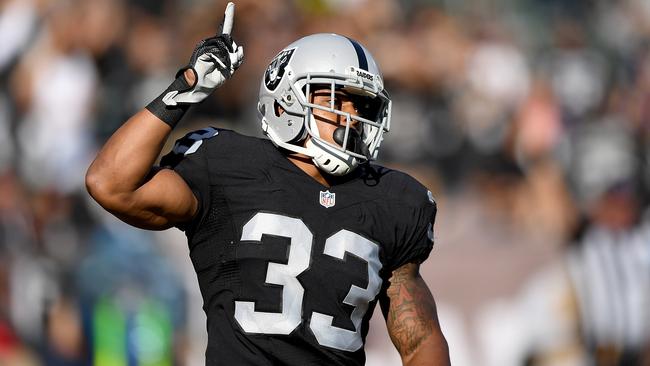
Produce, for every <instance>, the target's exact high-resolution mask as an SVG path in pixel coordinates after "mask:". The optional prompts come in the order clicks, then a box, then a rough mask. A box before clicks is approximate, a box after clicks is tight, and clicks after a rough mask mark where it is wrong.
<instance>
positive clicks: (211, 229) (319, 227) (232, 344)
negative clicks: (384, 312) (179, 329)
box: [161, 128, 436, 366]
mask: <svg viewBox="0 0 650 366" xmlns="http://www.w3.org/2000/svg"><path fill="white" fill-rule="evenodd" d="M161 165H162V166H167V167H170V168H172V169H174V170H175V171H176V172H177V173H178V174H180V175H181V177H183V179H184V180H185V181H186V182H187V184H188V185H189V187H190V188H191V189H192V191H193V192H194V194H195V195H196V197H197V199H198V201H199V210H198V213H197V214H196V216H195V217H194V218H193V220H191V222H188V223H186V224H184V225H181V226H179V227H180V228H181V229H182V230H184V231H185V233H186V235H187V238H188V243H189V250H190V257H191V259H192V263H193V265H194V268H195V269H196V273H197V276H198V280H199V285H200V289H201V293H202V296H203V300H204V310H205V312H206V314H207V330H208V348H207V351H206V363H207V364H208V365H256V366H259V365H300V366H304V365H363V364H364V363H365V354H364V350H363V345H364V342H365V337H366V334H367V332H368V322H369V319H370V317H371V315H372V312H373V310H374V307H375V304H376V303H377V300H378V298H379V297H380V294H381V293H382V291H385V289H386V287H387V285H388V278H390V274H391V272H392V270H394V269H395V268H398V267H400V266H401V265H403V264H406V263H408V262H421V261H423V260H424V259H426V257H427V256H428V255H429V252H430V251H431V247H432V245H433V226H432V225H433V222H434V219H435V215H436V205H435V202H434V200H433V198H432V197H431V192H429V191H428V190H427V189H426V188H425V187H424V186H422V185H421V184H419V183H418V182H417V181H416V180H414V179H413V178H411V177H409V176H408V175H406V174H404V173H401V172H398V171H395V170H390V169H386V168H384V167H381V166H376V165H365V166H362V167H360V168H358V169H357V170H356V171H354V172H353V173H351V174H349V175H347V176H345V177H342V178H341V179H340V180H339V181H337V182H336V184H334V185H332V186H331V187H326V186H323V185H321V184H320V183H318V182H317V181H316V180H314V179H313V178H311V177H310V176H309V175H307V174H306V173H305V172H303V171H302V170H300V169H299V168H298V167H297V166H295V165H294V164H293V163H292V162H291V161H290V160H288V159H287V157H286V156H285V155H284V153H283V152H282V151H280V150H279V149H277V148H276V147H275V146H274V145H273V144H272V143H271V142H270V141H269V140H265V139H259V138H254V137H247V136H243V135H240V134H237V133H235V132H233V131H229V130H223V129H215V128H206V129H203V130H200V131H196V132H192V133H190V134H188V135H186V136H185V137H184V138H182V139H180V140H179V141H177V143H176V145H175V146H174V149H173V151H172V152H171V153H169V154H168V155H166V156H165V157H164V158H163V159H162V160H161Z"/></svg>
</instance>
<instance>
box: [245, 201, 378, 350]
mask: <svg viewBox="0 0 650 366" xmlns="http://www.w3.org/2000/svg"><path fill="white" fill-rule="evenodd" d="M263 234H267V235H276V236H282V237H286V238H289V239H290V243H289V258H288V261H287V264H279V263H269V264H268V267H267V272H266V283H270V284H276V285H281V286H282V311H281V312H279V313H274V312H262V311H256V310H255V303H254V302H252V301H235V319H236V320H237V322H238V323H239V325H240V326H241V327H242V329H243V330H244V331H245V332H247V333H263V334H290V333H291V332H292V331H293V330H294V329H296V328H297V327H298V325H300V322H301V314H302V300H303V297H304V293H305V289H304V288H303V287H302V285H301V284H300V281H298V279H297V277H298V275H300V274H301V273H302V272H304V271H305V270H307V268H309V264H310V261H311V247H312V241H313V234H312V233H311V231H310V230H309V228H308V227H307V225H305V223H304V222H303V221H302V220H300V219H298V218H292V217H287V216H283V215H278V214H272V213H258V214H256V215H255V216H253V218H252V219H250V220H249V221H248V222H247V223H246V225H244V229H243V232H242V238H241V240H242V241H257V242H259V243H260V244H261V243H262V242H261V239H262V235H263ZM346 252H347V253H351V254H353V255H355V256H357V257H359V258H361V259H363V260H364V261H366V264H367V269H368V286H367V287H366V288H361V287H358V286H355V285H352V286H351V287H350V290H349V291H348V294H347V296H346V297H345V299H343V303H345V304H348V305H352V306H354V310H353V311H352V314H351V316H350V320H351V321H352V324H354V327H355V331H351V330H347V329H343V328H338V327H335V326H333V325H332V321H333V317H332V316H331V315H326V314H322V313H319V312H316V311H314V312H313V313H312V316H311V323H310V328H311V330H312V332H313V333H314V335H315V336H316V340H317V341H318V343H319V344H321V345H323V346H327V347H331V348H335V349H339V350H344V351H350V352H353V351H356V350H358V349H359V348H361V347H362V346H363V340H362V338H361V322H362V321H363V317H364V315H365V314H366V312H367V311H368V304H369V303H370V301H372V300H373V299H374V298H375V297H376V296H377V294H378V293H379V290H380V288H381V283H382V281H381V278H380V277H379V270H380V269H381V262H380V261H379V246H378V245H377V244H375V243H373V242H372V241H370V240H368V239H366V238H364V237H362V236H361V235H359V234H355V233H353V232H351V231H348V230H341V231H339V232H337V233H336V234H334V235H332V236H330V237H329V238H327V240H326V241H325V248H324V254H326V255H329V256H331V257H334V258H338V259H343V258H344V256H345V253H346ZM307 290H308V291H309V289H307ZM313 291H318V289H313Z"/></svg>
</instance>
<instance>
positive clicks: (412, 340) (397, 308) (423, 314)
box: [386, 263, 437, 356]
mask: <svg viewBox="0 0 650 366" xmlns="http://www.w3.org/2000/svg"><path fill="white" fill-rule="evenodd" d="M418 267H419V266H418V265H417V264H414V263H409V264H406V265H404V266H402V267H400V268H398V269H396V270H395V271H393V275H392V277H391V279H390V286H389V287H388V289H387V290H386V295H387V297H388V299H387V300H388V301H389V304H388V312H387V314H386V325H387V327H388V329H389V332H390V336H391V339H392V341H393V343H394V344H395V347H396V348H397V350H398V351H399V352H400V354H401V355H402V356H407V355H410V354H412V353H413V352H415V351H416V350H417V349H418V347H419V346H420V345H421V344H422V343H423V342H424V341H426V340H427V338H429V337H430V336H431V334H432V333H433V332H434V331H435V329H436V322H437V315H436V308H435V303H434V301H433V297H432V295H431V293H430V292H429V289H428V288H427V285H426V284H425V282H424V280H423V279H422V277H420V274H419V273H418Z"/></svg>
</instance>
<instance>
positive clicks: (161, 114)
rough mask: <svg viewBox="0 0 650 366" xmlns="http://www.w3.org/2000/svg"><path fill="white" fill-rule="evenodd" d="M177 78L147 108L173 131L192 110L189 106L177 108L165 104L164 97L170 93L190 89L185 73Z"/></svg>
mask: <svg viewBox="0 0 650 366" xmlns="http://www.w3.org/2000/svg"><path fill="white" fill-rule="evenodd" d="M179 74H180V75H178V76H177V77H176V80H174V82H172V83H171V85H169V87H168V88H167V89H166V90H165V91H164V92H162V94H160V95H159V96H158V97H157V98H156V99H154V100H153V101H152V102H151V103H149V104H148V105H147V106H146V107H145V108H147V110H148V111H149V112H151V113H153V115H154V116H156V117H158V118H160V120H162V121H163V122H165V123H166V124H168V125H169V127H171V128H172V129H173V128H174V127H176V125H177V124H178V122H180V120H181V118H183V116H184V115H185V112H187V110H188V109H189V108H190V105H189V104H178V105H176V106H168V105H166V104H165V103H164V102H163V97H164V96H165V95H167V93H169V92H170V91H179V92H180V91H185V90H188V89H189V88H190V85H189V84H188V83H187V81H186V80H185V77H184V76H183V73H181V72H179Z"/></svg>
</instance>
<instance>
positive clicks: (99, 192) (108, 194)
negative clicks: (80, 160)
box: [85, 166, 124, 211]
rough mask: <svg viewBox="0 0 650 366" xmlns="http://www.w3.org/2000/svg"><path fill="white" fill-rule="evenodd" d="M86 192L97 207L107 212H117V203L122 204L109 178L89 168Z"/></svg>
mask: <svg viewBox="0 0 650 366" xmlns="http://www.w3.org/2000/svg"><path fill="white" fill-rule="evenodd" d="M85 183H86V190H87V191H88V194H89V195H90V197H92V198H93V199H94V200H95V201H96V202H97V203H99V205H101V206H102V207H104V208H105V209H107V210H109V211H114V210H119V209H120V208H119V202H124V200H123V199H122V198H121V197H120V196H121V195H120V194H119V192H117V191H116V190H115V189H114V187H113V184H112V182H111V179H110V177H107V176H106V175H105V174H102V173H101V172H99V171H97V170H96V169H93V167H92V166H91V167H90V168H89V169H88V171H87V172H86V181H85Z"/></svg>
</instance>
